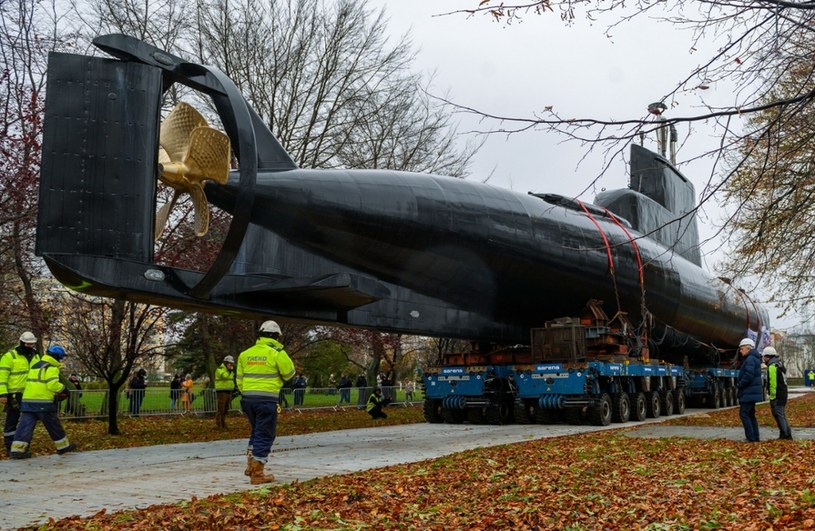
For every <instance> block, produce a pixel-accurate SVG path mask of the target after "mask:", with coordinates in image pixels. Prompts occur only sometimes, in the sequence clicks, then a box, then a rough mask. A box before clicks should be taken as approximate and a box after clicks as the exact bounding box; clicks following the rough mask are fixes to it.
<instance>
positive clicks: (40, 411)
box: [10, 345, 74, 459]
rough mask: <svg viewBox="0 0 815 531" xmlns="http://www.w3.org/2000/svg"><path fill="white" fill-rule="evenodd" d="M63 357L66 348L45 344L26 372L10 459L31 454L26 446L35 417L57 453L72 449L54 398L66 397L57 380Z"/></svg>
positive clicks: (61, 398) (66, 394) (64, 387)
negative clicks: (42, 350)
mask: <svg viewBox="0 0 815 531" xmlns="http://www.w3.org/2000/svg"><path fill="white" fill-rule="evenodd" d="M64 358H65V349H63V348H62V347H61V346H59V345H53V346H51V347H48V350H47V351H46V353H45V354H43V356H42V358H41V359H40V360H39V361H37V362H36V363H34V364H33V365H32V366H31V369H30V370H29V371H28V382H27V383H26V386H25V391H23V401H22V403H21V404H20V412H21V413H20V424H19V425H18V426H17V433H16V435H15V436H14V442H13V443H12V444H11V454H10V455H11V458H12V459H26V458H29V457H31V451H30V450H29V445H30V444H31V437H32V436H33V435H34V426H35V425H36V424H37V421H38V420H40V421H42V423H43V424H44V425H45V429H46V431H48V435H50V436H51V440H53V441H54V445H55V446H56V447H57V453H58V454H64V453H66V452H70V451H71V450H73V449H74V448H73V447H72V446H71V444H70V442H69V441H68V436H67V435H66V434H65V430H64V429H63V428H62V424H61V423H60V421H59V417H58V408H57V402H56V401H55V400H54V398H55V397H56V398H57V399H58V400H64V399H66V398H68V388H67V387H66V386H65V384H63V383H62V382H60V381H59V368H60V367H61V366H62V365H61V363H60V362H61V361H62V360H63V359H64Z"/></svg>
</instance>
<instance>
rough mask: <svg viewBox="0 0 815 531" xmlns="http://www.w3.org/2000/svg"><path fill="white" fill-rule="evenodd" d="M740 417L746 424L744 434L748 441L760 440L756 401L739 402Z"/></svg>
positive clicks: (744, 424)
mask: <svg viewBox="0 0 815 531" xmlns="http://www.w3.org/2000/svg"><path fill="white" fill-rule="evenodd" d="M739 418H740V419H741V423H742V425H743V426H744V436H745V437H746V438H747V441H748V442H758V441H759V435H758V420H756V403H755V402H741V403H739Z"/></svg>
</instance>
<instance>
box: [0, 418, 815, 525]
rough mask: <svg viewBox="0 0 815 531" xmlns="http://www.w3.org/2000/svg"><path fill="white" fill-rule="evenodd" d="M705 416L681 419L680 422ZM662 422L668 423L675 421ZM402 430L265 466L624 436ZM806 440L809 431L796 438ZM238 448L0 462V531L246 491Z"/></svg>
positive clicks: (377, 461)
mask: <svg viewBox="0 0 815 531" xmlns="http://www.w3.org/2000/svg"><path fill="white" fill-rule="evenodd" d="M705 412H706V410H698V409H697V410H688V412H687V413H686V415H687V414H698V413H705ZM667 418H676V417H675V416H672V417H667ZM664 420H666V418H665V417H663V418H662V419H656V420H648V421H646V422H644V423H641V424H639V425H638V426H637V428H636V429H635V430H632V431H630V433H631V435H633V436H646V437H667V436H674V435H678V436H689V437H704V438H729V439H734V440H742V439H743V438H744V433H743V431H742V430H741V429H735V428H733V429H719V428H695V427H694V428H687V427H670V426H659V423H660V422H662V421H664ZM629 426H632V425H630V424H626V425H620V424H612V425H610V426H607V427H597V426H543V425H509V426H482V425H468V424H462V425H444V424H410V425H403V426H383V427H378V428H365V429H356V430H343V431H337V432H328V433H317V434H311V435H296V436H289V437H279V438H278V439H277V441H276V442H275V446H274V449H273V454H272V456H271V459H270V464H269V465H267V467H266V470H267V471H270V472H273V473H274V474H275V476H276V477H277V479H278V481H281V482H291V481H294V480H295V479H296V480H300V481H305V480H308V479H312V478H315V477H322V476H330V475H336V474H345V473H349V472H355V471H360V470H368V469H371V468H378V467H383V466H388V465H394V464H400V463H409V462H415V461H421V460H424V459H433V458H436V457H440V456H443V455H447V454H452V453H454V452H460V451H463V450H468V449H472V448H477V447H488V446H495V445H500V444H509V443H514V442H520V441H526V440H531V439H538V438H546V437H560V436H567V435H573V434H576V433H585V432H593V431H600V430H607V429H618V428H621V427H629ZM794 435H795V436H796V437H798V438H815V430H804V431H802V430H795V431H794ZM245 448H246V439H236V440H231V441H217V442H210V443H191V444H173V445H164V446H152V447H144V448H128V449H122V450H99V451H90V452H78V453H69V454H66V455H64V456H59V455H50V456H43V457H35V458H32V459H26V460H22V461H2V462H0V478H1V479H0V529H3V530H5V529H16V528H18V527H22V526H28V525H35V524H39V523H44V522H47V521H48V519H49V517H53V518H54V519H59V518H63V517H66V516H71V515H75V514H78V515H82V516H90V515H92V514H94V513H96V512H97V511H99V510H101V509H103V508H106V509H107V511H109V512H111V511H117V510H121V509H128V508H139V507H147V506H149V505H153V504H160V503H173V502H178V501H181V500H188V499H190V498H191V497H192V496H196V497H199V498H200V497H205V496H209V495H212V494H218V493H230V492H238V491H242V490H247V489H250V488H252V486H251V485H249V481H248V478H246V477H245V476H244V475H243V470H244V467H245V464H246V457H245V453H244V452H245Z"/></svg>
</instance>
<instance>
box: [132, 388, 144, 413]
mask: <svg viewBox="0 0 815 531" xmlns="http://www.w3.org/2000/svg"><path fill="white" fill-rule="evenodd" d="M143 400H144V389H131V390H130V414H131V415H138V414H139V411H141V403H142V401H143Z"/></svg>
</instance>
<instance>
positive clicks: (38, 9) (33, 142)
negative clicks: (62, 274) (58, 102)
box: [0, 0, 56, 347]
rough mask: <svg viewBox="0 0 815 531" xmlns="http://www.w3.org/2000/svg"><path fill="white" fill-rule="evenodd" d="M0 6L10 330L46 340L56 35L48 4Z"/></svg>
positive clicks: (0, 130)
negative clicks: (42, 244)
mask: <svg viewBox="0 0 815 531" xmlns="http://www.w3.org/2000/svg"><path fill="white" fill-rule="evenodd" d="M0 8H1V9H2V17H0V55H1V56H2V60H3V69H2V71H0V108H1V109H2V112H0V204H1V205H2V206H3V208H2V209H0V253H2V261H3V262H4V264H5V265H6V266H7V267H4V269H3V271H4V272H6V273H12V275H8V276H5V275H4V279H3V284H4V287H5V288H6V290H4V296H3V301H4V304H5V309H4V313H5V319H7V320H8V322H7V323H6V324H7V326H9V327H10V328H12V329H15V328H16V329H17V331H19V329H20V328H27V329H31V330H32V331H33V332H35V333H36V335H37V336H38V337H41V336H42V335H43V334H44V333H46V332H47V330H48V323H47V322H46V320H45V319H44V318H43V307H42V304H41V302H40V300H39V299H38V297H37V294H36V292H35V288H34V286H33V281H34V279H35V278H37V277H38V276H39V275H41V274H42V272H43V270H44V268H43V264H42V262H41V261H40V260H37V259H36V258H35V257H34V252H33V250H34V235H35V228H36V211H37V210H36V209H37V196H38V190H39V186H38V185H39V178H38V177H39V164H40V140H41V134H42V120H41V113H42V107H43V101H44V95H45V94H44V87H45V57H46V55H47V53H48V51H49V50H50V49H52V48H53V47H54V46H55V45H56V40H55V39H54V38H53V37H52V35H53V34H54V33H55V31H54V29H53V28H52V27H50V26H49V25H48V24H47V23H46V21H45V20H44V18H45V15H46V11H45V10H47V5H46V4H41V3H39V2H33V1H31V0H14V1H9V2H4V3H3V4H2V6H0ZM12 277H13V278H12ZM14 332H15V331H14V330H9V335H10V336H13V335H14ZM40 347H42V345H40Z"/></svg>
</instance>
